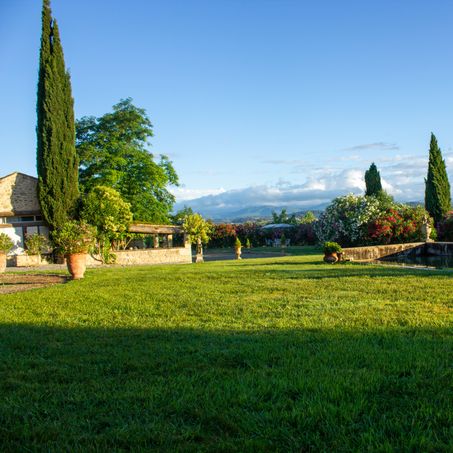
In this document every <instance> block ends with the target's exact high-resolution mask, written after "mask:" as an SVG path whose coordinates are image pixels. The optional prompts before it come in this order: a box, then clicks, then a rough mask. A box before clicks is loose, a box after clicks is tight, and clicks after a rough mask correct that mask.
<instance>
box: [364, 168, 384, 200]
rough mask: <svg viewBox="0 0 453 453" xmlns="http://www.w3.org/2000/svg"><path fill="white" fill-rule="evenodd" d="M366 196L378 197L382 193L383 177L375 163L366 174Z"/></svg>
mask: <svg viewBox="0 0 453 453" xmlns="http://www.w3.org/2000/svg"><path fill="white" fill-rule="evenodd" d="M365 185H366V191H365V195H366V196H377V195H378V194H379V193H380V192H382V184H381V175H380V174H379V172H378V169H377V167H376V165H375V163H374V162H373V163H372V164H371V165H370V168H369V169H368V170H367V171H366V172H365Z"/></svg>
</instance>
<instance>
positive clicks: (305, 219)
mask: <svg viewBox="0 0 453 453" xmlns="http://www.w3.org/2000/svg"><path fill="white" fill-rule="evenodd" d="M316 220H317V218H316V216H315V215H314V214H313V213H312V212H311V211H307V212H306V213H305V214H304V215H303V216H302V217H301V218H300V220H299V223H301V224H303V225H305V224H307V223H313V222H316Z"/></svg>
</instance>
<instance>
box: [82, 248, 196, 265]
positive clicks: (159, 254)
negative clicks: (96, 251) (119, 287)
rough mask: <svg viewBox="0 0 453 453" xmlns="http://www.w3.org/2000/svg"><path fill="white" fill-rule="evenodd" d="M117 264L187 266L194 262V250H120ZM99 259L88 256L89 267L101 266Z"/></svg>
mask: <svg viewBox="0 0 453 453" xmlns="http://www.w3.org/2000/svg"><path fill="white" fill-rule="evenodd" d="M114 253H115V255H116V264H120V265H122V266H130V265H140V264H143V265H146V264H187V263H191V262H192V249H191V247H190V245H189V246H188V247H187V246H186V247H175V248H168V249H167V248H155V249H141V250H119V251H115V252H114ZM101 264H102V262H101V260H100V259H99V257H93V256H88V258H87V265H88V266H99V265H101Z"/></svg>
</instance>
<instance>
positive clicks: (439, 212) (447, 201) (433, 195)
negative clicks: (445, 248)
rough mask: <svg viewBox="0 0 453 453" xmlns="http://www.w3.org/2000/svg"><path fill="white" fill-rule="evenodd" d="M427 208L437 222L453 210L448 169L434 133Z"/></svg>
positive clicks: (429, 165)
mask: <svg viewBox="0 0 453 453" xmlns="http://www.w3.org/2000/svg"><path fill="white" fill-rule="evenodd" d="M425 208H426V210H427V211H428V212H429V214H430V215H431V216H432V217H433V218H434V220H435V221H436V222H439V221H440V220H442V218H443V217H444V216H445V214H446V213H447V212H448V211H449V210H450V208H451V195H450V183H449V182H448V176H447V169H446V167H445V161H444V160H443V159H442V152H441V150H440V148H439V146H438V145H437V139H436V137H435V136H434V134H433V133H431V143H430V145H429V163H428V176H427V178H426V179H425Z"/></svg>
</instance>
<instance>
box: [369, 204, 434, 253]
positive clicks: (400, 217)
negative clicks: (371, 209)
mask: <svg viewBox="0 0 453 453" xmlns="http://www.w3.org/2000/svg"><path fill="white" fill-rule="evenodd" d="M425 219H428V222H429V223H430V225H431V226H432V225H433V219H432V218H431V217H429V215H428V213H427V211H426V210H425V209H424V208H423V207H422V206H416V207H411V206H407V205H403V204H400V205H398V204H394V205H393V207H391V208H389V209H387V210H386V211H384V212H383V213H381V214H380V215H379V216H378V217H377V218H376V219H374V220H373V221H371V222H370V223H369V225H368V236H369V243H375V244H392V243H404V242H416V241H417V242H418V241H423V240H424V239H425V238H424V237H423V232H422V225H423V224H424V222H425ZM433 235H435V230H434V228H433V233H432V234H431V237H432V236H433Z"/></svg>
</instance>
